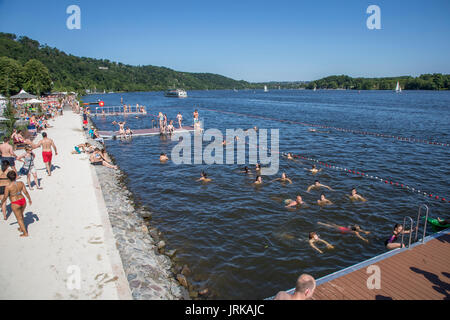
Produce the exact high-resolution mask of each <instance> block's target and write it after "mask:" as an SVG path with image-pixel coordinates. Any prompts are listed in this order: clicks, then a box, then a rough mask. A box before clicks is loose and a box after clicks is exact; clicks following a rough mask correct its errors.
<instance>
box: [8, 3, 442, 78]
mask: <svg viewBox="0 0 450 320" xmlns="http://www.w3.org/2000/svg"><path fill="white" fill-rule="evenodd" d="M72 4H76V5H78V6H79V7H80V9H81V29H80V30H69V29H67V27H66V20H67V18H68V17H69V15H68V14H67V13H66V8H67V7H68V6H69V5H72ZM344 4H345V5H344ZM371 4H375V5H378V6H379V7H380V9H381V27H382V29H381V30H369V29H367V27H366V20H367V18H368V17H369V14H367V13H366V9H367V7H368V6H369V5H371ZM449 13H450V1H448V0H429V1H416V0H410V1H405V0H396V1H394V0H388V1H380V0H374V1H363V0H345V1H337V0H335V1H320V0H317V1H311V0H309V1H302V0H296V1H284V0H277V1H264V0H260V1H253V0H249V1H246V0H241V1H234V0H228V1H216V0H209V1H203V0H202V1H197V0H190V1H178V0H171V1H167V2H166V1H153V0H147V1H133V0H129V1H102V0H100V1H97V0H90V1H75V0H71V1H65V0H54V1H44V0H42V1H20V0H16V1H12V0H11V1H5V0H0V31H2V32H10V33H15V34H17V35H26V36H28V37H30V38H32V39H35V40H38V41H39V42H40V43H42V44H48V45H49V46H51V47H56V48H58V49H60V50H63V51H65V52H66V53H71V54H73V55H76V56H85V57H93V58H101V59H109V60H111V61H118V62H122V63H126V64H132V65H147V64H151V65H156V66H166V67H169V68H172V69H175V70H179V71H189V72H213V73H219V74H223V75H225V76H229V77H232V78H234V79H243V80H247V81H282V80H287V81H293V80H314V79H318V78H321V77H324V76H328V75H332V74H348V75H350V76H364V77H381V76H397V75H413V76H416V75H420V74H422V73H434V72H440V73H450V62H449V61H450V59H449V58H448V57H449V52H450V50H449V49H450V41H449V34H450V19H448V17H449Z"/></svg>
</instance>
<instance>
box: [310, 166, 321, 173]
mask: <svg viewBox="0 0 450 320" xmlns="http://www.w3.org/2000/svg"><path fill="white" fill-rule="evenodd" d="M309 171H310V172H311V173H312V174H316V173H318V172H320V171H322V168H320V169H317V167H316V165H315V164H313V165H312V167H311V169H309Z"/></svg>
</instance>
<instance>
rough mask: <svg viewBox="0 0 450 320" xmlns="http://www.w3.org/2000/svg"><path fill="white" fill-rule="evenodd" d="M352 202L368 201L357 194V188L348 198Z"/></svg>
mask: <svg viewBox="0 0 450 320" xmlns="http://www.w3.org/2000/svg"><path fill="white" fill-rule="evenodd" d="M348 197H349V198H350V199H351V200H352V201H362V202H365V201H367V200H366V199H365V198H364V197H362V196H361V195H359V194H358V193H357V192H356V188H353V189H352V194H351V195H349V196H348Z"/></svg>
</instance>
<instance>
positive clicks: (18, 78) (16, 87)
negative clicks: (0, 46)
mask: <svg viewBox="0 0 450 320" xmlns="http://www.w3.org/2000/svg"><path fill="white" fill-rule="evenodd" d="M22 81H23V79H22V66H21V65H20V63H19V62H17V61H16V60H14V59H11V58H8V57H0V93H2V94H4V95H5V96H8V97H9V96H10V95H11V94H14V93H17V92H19V91H20V89H21V86H22Z"/></svg>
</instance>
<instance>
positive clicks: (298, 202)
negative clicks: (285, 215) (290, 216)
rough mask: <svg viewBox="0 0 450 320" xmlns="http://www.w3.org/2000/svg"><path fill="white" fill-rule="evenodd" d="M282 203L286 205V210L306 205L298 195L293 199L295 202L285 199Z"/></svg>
mask: <svg viewBox="0 0 450 320" xmlns="http://www.w3.org/2000/svg"><path fill="white" fill-rule="evenodd" d="M284 203H285V204H286V208H290V207H296V206H301V205H305V204H306V203H305V202H304V201H303V199H302V196H301V195H298V196H297V197H296V198H295V200H291V199H286V200H284Z"/></svg>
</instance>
